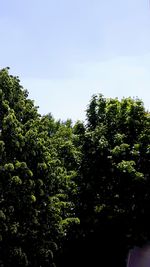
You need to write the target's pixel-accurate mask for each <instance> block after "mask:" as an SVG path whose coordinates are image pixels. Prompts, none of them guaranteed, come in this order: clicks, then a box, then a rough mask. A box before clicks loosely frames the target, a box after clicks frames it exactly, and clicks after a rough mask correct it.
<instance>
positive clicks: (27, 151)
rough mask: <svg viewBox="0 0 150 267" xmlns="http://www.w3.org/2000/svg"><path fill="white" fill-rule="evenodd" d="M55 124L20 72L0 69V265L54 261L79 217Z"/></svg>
mask: <svg viewBox="0 0 150 267" xmlns="http://www.w3.org/2000/svg"><path fill="white" fill-rule="evenodd" d="M58 126H59V123H58V122H55V121H54V120H53V118H52V117H51V116H50V115H49V116H46V117H41V116H40V115H39V114H38V112H37V107H35V106H34V102H33V101H32V100H30V99H28V92H27V91H26V90H24V89H23V87H22V86H21V85H20V81H19V79H18V77H14V76H12V75H9V73H8V69H2V70H1V71H0V199H1V201H0V218H1V229H0V230H1V244H0V248H1V255H2V258H1V262H0V265H1V266H8V267H9V266H16V267H17V266H32V267H33V266H34V267H36V266H37V267H39V266H41V267H42V266H44V267H46V266H49V267H50V266H54V261H55V255H56V252H57V249H58V248H59V247H60V246H61V242H62V238H63V237H65V236H66V235H67V232H68V230H69V228H70V227H71V225H74V224H75V223H78V222H79V220H78V219H77V218H76V217H75V214H74V204H73V203H72V202H71V200H70V199H69V195H68V192H69V191H70V195H71V191H72V190H75V186H74V182H73V181H72V177H73V174H72V173H71V172H68V170H67V169H66V168H65V165H64V164H62V162H61V160H60V159H59V151H57V149H56V146H55V145H54V142H53V141H52V135H55V133H56V132H57V128H58ZM56 139H57V138H56ZM57 141H58V140H56V143H57Z"/></svg>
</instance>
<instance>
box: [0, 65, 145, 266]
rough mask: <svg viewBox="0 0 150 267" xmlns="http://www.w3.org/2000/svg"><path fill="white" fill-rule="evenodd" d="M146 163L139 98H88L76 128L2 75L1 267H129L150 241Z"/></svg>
mask: <svg viewBox="0 0 150 267" xmlns="http://www.w3.org/2000/svg"><path fill="white" fill-rule="evenodd" d="M149 166H150V113H149V112H148V111H146V110H145V108H144V106H143V103H142V101H141V100H139V99H131V98H123V99H122V100H121V101H119V100H118V99H105V98H104V97H103V96H102V95H98V96H93V97H92V99H91V101H90V103H89V106H88V108H87V116H86V122H85V123H82V122H80V121H78V122H76V124H75V125H72V122H71V121H70V120H67V121H66V122H62V121H56V120H54V118H53V117H52V115H51V114H48V115H45V116H40V115H39V114H38V111H37V107H35V106H34V102H33V101H32V100H30V99H29V98H28V92H27V91H26V90H24V89H23V87H22V86H21V85H20V81H19V79H18V77H14V76H11V75H10V74H9V72H8V69H3V70H1V71H0V227H1V229H0V231H1V237H0V238H1V243H0V249H1V255H2V256H1V258H0V266H3V267H5V266H8V267H10V266H16V267H17V266H32V267H46V266H49V267H50V266H54V265H55V264H56V266H59V267H63V266H66V267H67V266H68V267H69V266H101V265H102V264H103V262H105V264H104V265H103V266H116V267H121V266H122V267H123V266H125V265H126V256H127V253H128V250H129V249H130V248H131V247H133V246H135V245H138V246H140V245H142V244H145V243H146V242H148V241H149V240H150V230H149V224H150V174H149V173H150V168H149Z"/></svg>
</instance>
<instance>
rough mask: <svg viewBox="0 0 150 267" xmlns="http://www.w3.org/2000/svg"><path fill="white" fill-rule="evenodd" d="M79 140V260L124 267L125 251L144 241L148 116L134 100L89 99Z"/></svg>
mask: <svg viewBox="0 0 150 267" xmlns="http://www.w3.org/2000/svg"><path fill="white" fill-rule="evenodd" d="M81 136H82V137H81V138H82V146H81V151H82V160H81V167H80V179H79V180H78V187H79V188H80V200H79V207H78V216H79V218H80V221H81V224H80V232H81V236H82V242H83V243H84V246H83V243H81V246H82V256H83V255H84V256H85V255H86V256H85V258H86V259H87V262H86V266H91V265H93V266H97V265H95V264H96V262H98V261H99V262H100V261H102V259H103V260H104V262H105V265H106V266H108V265H109V264H111V265H113V266H125V258H126V255H127V252H128V250H129V248H130V247H132V246H134V245H141V244H144V243H145V242H147V241H148V240H149V239H150V231H149V227H148V225H149V222H150V221H149V218H150V214H149V210H150V209H149V207H150V206H149V205H150V204H149V203H150V192H149V190H150V186H149V181H150V176H149V163H150V150H149V146H150V114H149V112H147V111H146V110H145V109H144V106H143V103H142V101H141V100H139V99H131V98H124V99H122V100H121V101H119V100H118V99H105V98H104V97H103V96H102V95H99V96H93V98H92V99H91V102H90V104H89V107H88V109H87V125H86V130H85V133H84V137H83V134H82V135H81ZM79 139H80V134H79ZM97 244H98V245H97ZM78 245H79V246H80V244H78ZM83 247H84V250H83ZM80 250H81V247H80ZM84 253H85V254H84ZM87 255H89V256H87ZM108 255H109V257H108ZM80 256H81V255H80ZM82 256H81V257H82ZM99 256H100V257H101V259H99ZM82 258H83V257H82Z"/></svg>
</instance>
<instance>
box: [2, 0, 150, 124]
mask: <svg viewBox="0 0 150 267" xmlns="http://www.w3.org/2000/svg"><path fill="white" fill-rule="evenodd" d="M6 66H9V67H10V68H11V73H12V74H15V75H18V76H19V77H20V79H21V83H22V85H23V86H24V87H25V88H27V89H28V91H29V96H30V98H32V99H34V100H35V104H36V105H39V106H40V109H39V112H40V113H41V114H45V113H48V112H51V113H52V114H53V115H54V117H55V118H57V119H58V118H61V119H63V120H65V119H67V118H68V117H69V118H72V119H73V120H74V121H75V120H77V119H84V118H85V112H84V111H85V109H86V106H87V104H88V102H89V100H90V98H91V95H92V94H94V93H102V94H103V95H104V96H106V97H119V98H121V97H123V96H125V97H126V96H132V97H133V96H138V97H139V98H142V100H143V101H144V103H145V106H146V108H147V109H149V110H150V5H149V0H53V1H52V0H13V1H11V0H0V67H1V68H2V67H6Z"/></svg>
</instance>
